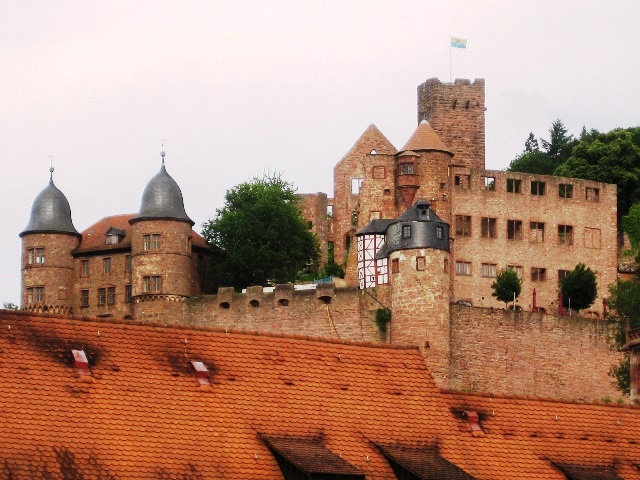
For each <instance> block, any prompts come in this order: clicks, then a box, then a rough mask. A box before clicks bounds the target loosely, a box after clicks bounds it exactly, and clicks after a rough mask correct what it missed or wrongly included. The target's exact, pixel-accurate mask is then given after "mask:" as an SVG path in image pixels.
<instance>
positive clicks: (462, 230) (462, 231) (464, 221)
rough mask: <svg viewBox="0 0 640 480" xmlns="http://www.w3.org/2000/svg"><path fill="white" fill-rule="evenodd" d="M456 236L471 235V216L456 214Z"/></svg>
mask: <svg viewBox="0 0 640 480" xmlns="http://www.w3.org/2000/svg"><path fill="white" fill-rule="evenodd" d="M456 236H458V237H469V236H471V217H470V216H468V215H456Z"/></svg>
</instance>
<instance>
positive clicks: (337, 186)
mask: <svg viewBox="0 0 640 480" xmlns="http://www.w3.org/2000/svg"><path fill="white" fill-rule="evenodd" d="M374 150H375V152H376V154H372V151H374ZM395 153H396V149H395V147H394V146H393V145H392V144H391V143H390V142H389V140H387V139H386V138H385V136H384V135H382V133H380V131H379V130H378V129H377V128H376V127H375V126H374V125H370V126H369V128H367V130H366V131H365V132H364V133H363V134H362V136H361V137H360V138H359V139H358V140H357V141H356V143H355V144H354V146H353V147H352V148H351V150H349V152H347V154H346V155H345V156H344V157H343V158H342V160H340V161H339V162H338V164H337V165H336V166H335V167H334V169H333V188H334V195H333V235H334V239H335V240H334V241H335V246H334V249H335V250H334V252H335V253H334V257H335V261H336V263H342V262H344V261H345V260H346V259H347V244H348V243H349V244H350V243H352V237H353V235H354V234H355V232H356V231H357V229H358V228H362V226H364V225H366V224H367V223H369V218H370V217H371V210H374V211H380V215H381V217H380V218H384V217H383V215H386V213H387V211H386V210H385V208H389V209H392V205H394V204H395V188H394V183H393V176H394V168H393V163H392V159H393V157H392V155H393V154H395ZM372 162H380V163H381V165H378V166H383V167H384V168H385V171H384V178H381V179H376V185H380V186H376V187H374V186H373V183H374V182H372V181H369V179H370V178H371V179H373V177H374V176H379V175H378V173H379V172H380V170H376V172H375V173H376V175H374V170H373V167H374V163H372ZM376 165H377V163H376ZM354 179H362V180H363V184H362V189H361V191H360V192H358V193H352V181H353V180H354ZM380 181H382V183H384V182H387V183H388V185H387V186H382V184H381V183H380ZM385 190H388V193H387V192H386V191H385ZM367 191H368V192H369V193H366V192H367ZM367 196H368V197H370V198H371V199H372V200H373V199H375V200H374V201H373V202H372V201H371V200H367V199H366V197H367ZM354 213H355V214H357V217H358V218H357V221H355V222H354V218H353V214H354ZM387 218H394V217H387ZM347 238H349V240H347ZM354 248H355V245H354Z"/></svg>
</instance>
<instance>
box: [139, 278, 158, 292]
mask: <svg viewBox="0 0 640 480" xmlns="http://www.w3.org/2000/svg"><path fill="white" fill-rule="evenodd" d="M142 287H143V291H144V292H147V293H148V292H159V291H160V290H162V278H161V277H160V275H152V276H149V277H142Z"/></svg>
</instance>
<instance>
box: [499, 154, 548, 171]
mask: <svg viewBox="0 0 640 480" xmlns="http://www.w3.org/2000/svg"><path fill="white" fill-rule="evenodd" d="M555 169H556V162H554V160H553V159H552V158H550V157H549V155H547V154H546V153H545V152H541V151H540V150H534V151H532V152H523V153H521V154H520V155H518V156H517V157H516V158H515V159H514V160H513V161H512V162H511V163H510V164H509V168H508V169H507V170H509V171H511V172H522V173H533V174H536V175H552V174H553V172H554V170H555Z"/></svg>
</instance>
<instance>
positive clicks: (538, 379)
mask: <svg viewBox="0 0 640 480" xmlns="http://www.w3.org/2000/svg"><path fill="white" fill-rule="evenodd" d="M451 309H452V310H451V365H450V369H451V370H450V376H451V388H453V389H458V390H469V391H478V392H491V393H496V394H520V395H538V396H542V397H549V398H559V399H564V400H584V401H602V400H603V399H606V398H609V399H611V400H612V401H615V400H617V399H619V398H620V397H621V394H620V392H618V391H616V389H615V387H614V386H613V385H612V380H613V379H612V378H611V377H609V376H608V371H609V368H610V367H611V366H612V365H613V364H617V363H619V362H620V360H621V359H622V355H621V353H619V352H615V351H612V350H611V349H610V348H609V345H610V343H609V340H610V336H611V334H612V332H611V331H610V329H609V327H608V323H607V322H606V321H602V320H597V319H589V318H584V317H556V316H552V315H543V314H540V313H532V312H517V313H515V314H514V313H513V312H506V311H504V310H497V309H492V308H475V307H463V306H459V305H452V306H451Z"/></svg>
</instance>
